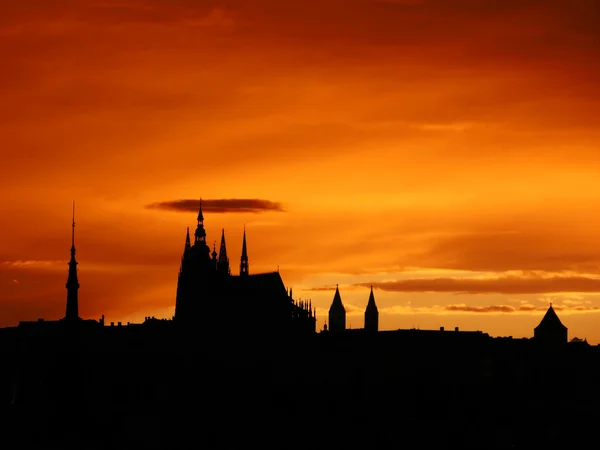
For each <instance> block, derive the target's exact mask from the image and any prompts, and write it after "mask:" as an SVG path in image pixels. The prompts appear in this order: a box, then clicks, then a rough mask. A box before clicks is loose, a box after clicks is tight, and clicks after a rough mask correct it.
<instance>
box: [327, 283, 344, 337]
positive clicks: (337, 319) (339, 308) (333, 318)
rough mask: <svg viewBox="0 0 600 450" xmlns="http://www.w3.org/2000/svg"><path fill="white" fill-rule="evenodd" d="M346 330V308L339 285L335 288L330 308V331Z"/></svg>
mask: <svg viewBox="0 0 600 450" xmlns="http://www.w3.org/2000/svg"><path fill="white" fill-rule="evenodd" d="M345 329H346V308H344V304H343V303H342V296H341V295H340V289H339V287H338V285H336V286H335V294H334V296H333V301H332V302H331V306H330V307H329V331H331V332H339V331H344V330H345Z"/></svg>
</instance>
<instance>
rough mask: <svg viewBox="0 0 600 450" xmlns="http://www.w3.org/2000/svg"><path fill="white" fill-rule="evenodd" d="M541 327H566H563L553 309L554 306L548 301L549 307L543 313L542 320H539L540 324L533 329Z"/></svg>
mask: <svg viewBox="0 0 600 450" xmlns="http://www.w3.org/2000/svg"><path fill="white" fill-rule="evenodd" d="M542 328H554V329H557V328H562V329H565V330H566V329H567V327H565V326H564V325H563V324H562V322H561V321H560V319H559V318H558V315H557V314H556V311H554V308H552V303H550V307H549V308H548V311H546V314H545V315H544V317H543V318H542V321H541V322H540V324H539V325H538V326H537V327H535V328H534V330H538V329H542Z"/></svg>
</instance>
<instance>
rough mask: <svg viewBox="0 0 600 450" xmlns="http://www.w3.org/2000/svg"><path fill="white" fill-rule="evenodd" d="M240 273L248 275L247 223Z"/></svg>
mask: <svg viewBox="0 0 600 450" xmlns="http://www.w3.org/2000/svg"><path fill="white" fill-rule="evenodd" d="M240 275H248V249H247V248H246V225H244V240H243V241H242V257H241V259H240Z"/></svg>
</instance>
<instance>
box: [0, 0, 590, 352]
mask: <svg viewBox="0 0 600 450" xmlns="http://www.w3.org/2000/svg"><path fill="white" fill-rule="evenodd" d="M0 5H1V6H0V62H1V68H2V69H1V70H0V98H1V99H2V100H1V106H2V107H1V108H0V136H1V138H2V139H1V143H0V145H1V158H2V159H1V164H0V188H1V190H2V196H1V197H0V217H1V220H0V230H1V234H0V326H13V325H16V324H18V322H19V320H35V319H37V318H38V317H45V318H46V319H56V318H59V317H62V316H63V315H64V308H65V299H66V290H65V282H66V278H67V261H68V258H69V247H70V233H71V228H70V222H71V202H72V201H73V200H75V202H76V222H77V227H76V246H77V259H78V261H79V263H80V264H79V280H80V283H81V289H80V307H79V309H80V314H81V315H82V316H83V317H86V318H99V317H100V315H101V314H105V316H106V320H107V321H115V322H116V321H124V322H125V321H141V320H143V318H144V317H145V316H149V315H155V316H157V317H171V316H172V314H173V311H174V303H175V286H176V280H177V273H178V269H179V261H180V257H181V252H182V250H183V244H184V237H185V228H186V226H190V227H191V228H192V229H193V228H194V227H195V216H196V214H195V210H196V204H197V199H198V198H199V197H203V198H204V199H205V201H206V205H207V208H206V211H205V219H206V228H207V233H208V240H209V241H210V243H211V244H212V241H213V240H218V239H219V237H220V233H221V228H222V227H224V228H225V230H226V239H227V244H228V253H229V256H230V258H231V261H232V263H233V265H234V269H235V270H237V267H238V261H239V256H240V252H241V240H242V231H243V226H244V224H245V225H246V229H247V232H248V251H249V258H250V272H251V273H252V272H255V273H256V272H260V271H271V270H277V267H279V269H280V271H281V274H282V277H283V279H284V282H285V283H286V286H288V287H292V288H293V289H294V294H295V297H296V298H302V299H312V303H313V305H316V306H317V315H318V318H319V321H318V328H319V329H321V328H322V327H323V324H324V319H325V318H326V312H327V310H328V308H329V304H330V303H331V300H332V298H333V290H332V289H334V288H335V285H336V284H339V285H340V290H341V294H342V300H343V302H344V304H345V305H346V309H347V310H348V325H349V326H351V327H353V328H359V327H362V321H363V311H364V307H365V306H366V303H367V299H368V294H369V286H370V285H371V284H373V285H374V287H375V298H376V301H377V304H378V306H379V311H380V328H383V329H395V328H409V327H420V328H437V327H439V326H445V327H446V328H451V327H454V326H459V327H461V328H463V329H471V330H477V329H478V330H483V331H485V332H488V333H490V334H491V335H494V336H508V335H512V336H519V337H520V336H526V337H529V336H532V334H533V327H534V326H535V325H537V323H538V322H539V321H540V319H541V317H542V316H543V312H544V311H545V310H546V309H547V307H548V304H549V303H550V302H552V304H553V306H554V307H555V308H556V309H557V310H558V314H559V316H560V318H561V320H562V321H563V323H564V324H565V325H566V326H567V327H568V328H569V337H570V338H572V337H575V336H577V337H580V338H584V337H585V338H587V339H588V341H590V342H591V343H600V327H599V326H598V325H599V324H600V213H599V212H598V206H599V205H600V144H599V143H600V113H599V112H600V84H598V78H599V76H600V8H598V4H597V1H596V0H573V1H554V0H545V1H537V0H503V1H497V2H496V1H481V0H422V1H419V0H396V1H394V0H385V1H384V0H379V1H377V0H370V1H367V0H319V1H307V0H286V1H285V2H282V1H281V0H229V1H227V2H216V1H200V0H154V1H151V0H146V1H142V0H120V1H119V0H116V1H101V0H97V1H91V0H71V1H63V0H53V1H47V0H20V1H18V2H15V1H8V0H0ZM180 199H182V200H189V201H187V202H177V200H180ZM223 199H229V200H231V201H229V202H222V201H219V200H223ZM255 200H261V201H255Z"/></svg>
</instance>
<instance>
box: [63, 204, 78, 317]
mask: <svg viewBox="0 0 600 450" xmlns="http://www.w3.org/2000/svg"><path fill="white" fill-rule="evenodd" d="M66 288H67V312H66V315H65V319H67V320H77V319H79V294H78V291H79V280H77V261H76V260H75V202H73V223H72V229H71V260H70V261H69V276H68V278H67V285H66Z"/></svg>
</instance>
